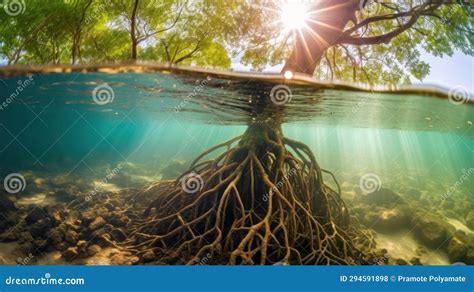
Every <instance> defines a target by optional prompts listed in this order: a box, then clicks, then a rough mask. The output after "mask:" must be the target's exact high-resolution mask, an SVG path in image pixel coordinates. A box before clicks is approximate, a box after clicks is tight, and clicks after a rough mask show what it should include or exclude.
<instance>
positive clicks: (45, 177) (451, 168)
mask: <svg viewBox="0 0 474 292" xmlns="http://www.w3.org/2000/svg"><path fill="white" fill-rule="evenodd" d="M26 80H30V81H29V82H26ZM105 84H106V85H107V86H110V88H111V90H112V91H111V92H108V94H109V95H108V96H106V97H105V98H106V99H107V98H108V99H109V100H107V101H109V102H108V103H105V104H100V103H102V101H100V100H99V102H97V101H94V99H93V96H94V89H95V88H97V87H98V86H103V85H105ZM273 86H275V84H271V83H262V82H257V81H253V80H239V81H235V80H224V79H218V78H215V77H211V78H206V76H204V75H202V76H185V75H173V74H161V73H146V74H145V73H142V74H138V73H122V74H99V73H87V74H86V73H79V74H78V73H71V74H46V75H40V74H37V75H31V76H30V77H28V76H19V77H10V78H3V79H2V80H1V82H0V88H1V91H0V92H1V94H0V98H1V101H7V99H8V97H10V101H8V102H6V103H5V102H4V103H3V106H2V108H1V109H0V137H1V138H0V178H2V180H3V178H4V177H6V176H7V175H8V174H10V173H20V174H22V175H23V176H24V177H25V183H26V186H25V189H24V190H23V191H21V192H19V193H17V194H16V197H17V199H18V203H20V204H21V203H24V204H27V203H28V202H34V203H35V204H46V202H51V200H54V199H55V198H54V194H55V192H57V191H58V190H59V189H61V188H69V189H72V190H73V191H72V192H84V193H86V192H89V191H90V189H91V188H93V187H94V186H96V185H97V184H98V182H101V181H102V180H103V179H104V176H106V175H107V174H108V173H110V172H111V170H113V169H114V168H116V167H117V166H118V165H121V166H122V167H123V168H121V171H122V173H121V174H120V180H119V181H115V182H110V181H109V182H107V184H102V185H101V188H102V189H104V190H116V189H127V188H138V189H140V188H143V187H146V186H147V185H148V184H150V183H151V182H153V181H157V180H160V179H172V178H173V177H175V176H174V175H173V173H179V172H180V171H183V170H185V169H186V166H187V165H188V164H189V163H190V161H191V160H192V159H193V158H194V157H196V156H197V155H198V154H200V153H201V152H203V151H205V150H206V149H207V148H209V147H211V146H213V145H215V144H217V143H219V142H222V141H224V140H227V139H230V138H232V137H235V136H237V135H240V134H242V133H243V132H244V131H245V129H246V124H247V123H249V122H256V121H262V120H268V119H273V118H276V117H278V118H279V119H281V120H283V121H284V125H283V129H284V133H285V135H286V136H287V137H290V138H293V139H296V140H299V141H302V142H304V143H306V144H307V145H309V146H310V147H311V149H312V150H313V152H314V153H315V155H316V157H317V159H318V161H319V163H320V165H321V166H322V167H324V168H325V169H328V170H331V171H332V172H333V173H334V174H335V176H336V178H337V179H338V182H339V185H340V186H341V188H342V193H343V197H344V198H345V199H346V201H348V202H349V203H350V202H352V201H354V200H357V197H358V196H362V195H364V193H365V190H364V189H363V188H362V187H361V184H363V183H364V182H363V178H364V176H366V175H367V174H370V175H371V176H372V177H375V178H376V184H377V186H376V188H381V187H383V188H388V189H391V190H393V191H395V192H396V193H398V194H400V195H401V196H402V197H403V198H406V199H407V200H413V202H416V203H420V204H421V205H424V207H425V208H426V209H427V210H430V212H439V213H440V214H443V216H446V220H447V221H449V220H456V224H458V223H457V222H459V223H460V224H461V225H459V226H457V227H456V228H457V229H459V230H464V231H463V232H465V233H467V234H471V232H472V230H470V228H469V227H467V226H466V225H467V219H466V218H467V217H468V216H469V212H470V211H471V210H472V207H473V206H474V193H473V190H474V180H473V178H472V176H471V173H473V168H474V128H473V124H472V123H473V122H474V107H473V106H472V105H467V104H461V105H456V104H453V103H451V102H449V101H448V99H447V98H445V99H443V98H438V97H430V96H424V95H421V94H419V95H415V94H411V95H405V94H403V95H402V94H397V93H392V94H382V93H370V92H357V91H344V90H337V89H322V88H317V87H307V86H306V87H304V86H296V85H288V87H289V88H290V90H291V100H289V101H287V102H286V104H285V105H274V106H272V107H270V108H263V109H262V110H261V108H262V107H261V105H262V104H264V103H266V102H268V100H266V98H268V95H269V92H270V91H271V89H272V88H273ZM19 87H21V90H18V88H19ZM14 92H16V93H17V94H15V96H14V98H11V96H12V93H14ZM106 95H107V94H106ZM110 95H113V98H111V97H110ZM473 174H474V173H473ZM463 175H464V176H465V178H464V177H463ZM44 181H46V182H47V183H44ZM327 181H328V182H329V184H333V183H332V182H331V180H330V179H329V178H328V179H327ZM459 182H460V183H459ZM73 186H74V187H73ZM333 186H334V184H333ZM39 194H41V196H39ZM443 196H444V197H443ZM446 197H449V199H450V200H451V199H455V200H457V199H456V198H461V199H459V200H458V201H455V202H454V204H453V205H449V206H450V207H449V206H448V205H446V204H444V202H445V201H446V200H445V199H443V198H446ZM31 198H34V200H33V201H29V199H31ZM453 224H454V223H453ZM466 228H467V229H466ZM407 229H408V230H409V226H407ZM383 240H386V238H383ZM407 248H409V247H407ZM440 258H441V259H440V262H442V263H446V262H447V261H448V260H446V259H444V258H443V256H442V255H441V256H440ZM448 262H449V261H448ZM433 263H437V262H433Z"/></svg>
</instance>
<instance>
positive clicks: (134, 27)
mask: <svg viewBox="0 0 474 292" xmlns="http://www.w3.org/2000/svg"><path fill="white" fill-rule="evenodd" d="M139 4H140V0H135V3H134V5H133V10H132V15H131V17H130V38H131V39H132V60H136V59H137V57H138V51H137V47H138V40H137V39H138V37H137V14H138V5H139Z"/></svg>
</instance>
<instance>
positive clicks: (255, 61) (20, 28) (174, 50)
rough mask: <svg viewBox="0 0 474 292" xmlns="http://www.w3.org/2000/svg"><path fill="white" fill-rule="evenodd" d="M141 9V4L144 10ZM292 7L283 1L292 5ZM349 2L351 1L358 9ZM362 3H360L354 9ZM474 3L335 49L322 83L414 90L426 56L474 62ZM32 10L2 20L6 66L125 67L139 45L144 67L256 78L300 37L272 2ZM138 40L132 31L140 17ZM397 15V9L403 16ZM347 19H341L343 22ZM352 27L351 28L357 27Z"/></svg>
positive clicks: (33, 1) (406, 0)
mask: <svg viewBox="0 0 474 292" xmlns="http://www.w3.org/2000/svg"><path fill="white" fill-rule="evenodd" d="M136 1H138V2H136ZM282 1H283V0H282ZM348 1H349V0H348ZM351 1H352V0H351ZM421 2H423V1H421V0H420V1H411V0H400V1H384V2H383V3H384V4H385V5H382V4H379V3H377V2H376V1H370V0H369V1H367V5H366V6H365V8H364V9H362V10H360V11H358V12H357V14H356V18H357V21H355V22H358V21H361V20H363V19H367V18H369V17H373V16H379V15H389V14H391V13H394V11H409V10H410V9H412V8H413V7H415V5H417V4H419V3H421ZM468 2H469V1H458V2H455V1H450V2H449V4H446V5H442V6H441V7H439V8H437V9H436V11H435V12H434V13H433V15H430V16H429V17H427V16H426V17H425V16H424V17H420V18H419V19H418V20H417V21H416V23H415V24H414V25H413V26H412V27H411V28H410V29H408V30H406V31H404V32H403V33H401V34H399V35H397V36H396V37H395V38H393V39H391V41H390V42H387V43H380V44H377V45H351V44H344V43H341V44H335V45H334V46H332V47H331V48H329V49H328V50H327V51H326V54H325V55H324V57H323V58H322V60H321V64H320V66H319V67H318V68H317V69H316V72H315V73H314V75H315V76H316V77H317V78H320V79H338V80H348V81H357V82H364V83H374V84H375V83H377V84H378V83H408V82H411V81H412V80H413V79H418V80H422V79H423V78H424V77H426V76H427V74H428V73H429V70H430V67H429V65H428V64H426V63H424V62H423V61H421V60H420V57H421V52H422V51H427V52H429V53H431V54H433V55H435V56H445V55H448V56H450V55H452V54H453V53H454V51H455V50H460V51H462V52H463V53H465V54H469V55H474V53H473V35H474V34H473V26H474V20H473V17H472V8H471V6H470V4H469V3H468ZM25 3H26V7H25V11H24V12H23V13H21V14H19V15H16V16H10V15H8V14H6V13H3V11H0V60H3V62H4V63H8V64H15V63H23V64H64V63H99V62H118V61H123V60H128V59H130V58H131V56H132V55H131V52H132V47H133V46H134V45H133V42H132V40H133V37H135V40H136V44H135V45H136V46H137V52H138V53H137V57H138V59H142V60H153V61H158V62H170V63H175V64H183V65H196V66H204V67H213V68H222V69H229V68H230V66H231V58H238V59H239V60H241V62H242V63H244V64H248V65H251V66H252V67H253V68H255V69H263V68H265V67H266V66H268V65H277V64H281V63H283V62H284V60H285V59H286V58H287V57H288V55H289V54H290V52H291V50H292V47H293V42H294V37H295V35H294V32H291V31H288V30H285V29H284V26H283V25H282V23H281V20H280V15H279V13H280V12H279V10H280V9H281V3H280V2H278V1H266V0H246V1H241V0H228V1H220V0H219V1H217V0H121V1H114V0H101V1H99V0H71V1H64V0H50V1H47V5H45V1H43V0H28V1H25ZM136 3H137V9H136V15H135V36H133V34H132V33H131V32H132V22H133V19H134V18H133V11H134V6H135V4H136ZM394 8H395V10H394ZM334 17H337V16H334ZM404 20H407V18H406V17H405V18H400V19H391V20H385V21H377V22H374V23H373V24H371V25H368V26H367V27H366V28H365V29H364V30H363V31H357V32H356V35H357V36H358V37H371V36H378V35H383V34H385V33H387V32H390V31H391V30H393V29H395V28H397V27H398V26H399V25H400V22H401V21H402V22H403V21H404ZM353 25H354V23H352V22H351V23H350V24H349V25H348V28H350V27H351V26H353Z"/></svg>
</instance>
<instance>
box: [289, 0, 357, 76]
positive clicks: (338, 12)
mask: <svg viewBox="0 0 474 292" xmlns="http://www.w3.org/2000/svg"><path fill="white" fill-rule="evenodd" d="M359 3H360V0H334V1H329V0H322V1H316V2H315V4H313V5H312V6H311V8H310V11H309V20H308V21H307V26H308V27H306V28H304V29H303V30H302V31H301V33H296V39H295V44H294V47H293V51H292V53H291V55H290V57H289V58H288V59H287V61H286V63H285V66H284V67H283V69H282V73H284V72H286V71H292V72H298V73H304V74H310V75H312V74H313V73H314V70H315V69H316V67H317V66H318V64H319V62H320V61H321V58H322V57H323V55H324V53H325V52H326V50H327V49H328V48H330V47H332V46H333V45H335V44H337V41H338V40H339V37H340V36H341V34H342V32H343V30H344V28H345V26H346V25H347V24H348V22H349V21H351V20H353V21H355V12H356V11H357V10H358V9H359Z"/></svg>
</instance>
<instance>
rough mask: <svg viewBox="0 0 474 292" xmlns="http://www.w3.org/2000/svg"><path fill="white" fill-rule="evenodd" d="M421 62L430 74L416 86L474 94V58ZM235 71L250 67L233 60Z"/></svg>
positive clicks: (270, 69)
mask: <svg viewBox="0 0 474 292" xmlns="http://www.w3.org/2000/svg"><path fill="white" fill-rule="evenodd" d="M421 60H423V61H425V62H427V63H428V64H430V67H431V70H430V74H429V75H428V76H427V77H426V78H425V79H424V80H423V81H422V82H419V81H418V82H413V83H414V84H425V85H437V86H442V87H445V88H448V89H449V88H455V87H458V86H462V87H464V88H466V89H467V90H468V91H470V92H471V93H474V57H473V56H468V55H465V54H464V53H462V52H459V51H456V52H455V53H454V54H453V56H451V57H450V56H443V57H441V58H440V57H435V56H433V55H431V54H428V53H422V57H421ZM282 67H283V64H281V65H278V66H272V67H267V68H265V70H264V71H265V72H268V73H279V72H280V70H281V68H282ZM232 69H233V70H234V71H244V72H245V71H250V67H249V66H244V65H242V64H241V63H240V62H239V60H238V59H234V60H232Z"/></svg>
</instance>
